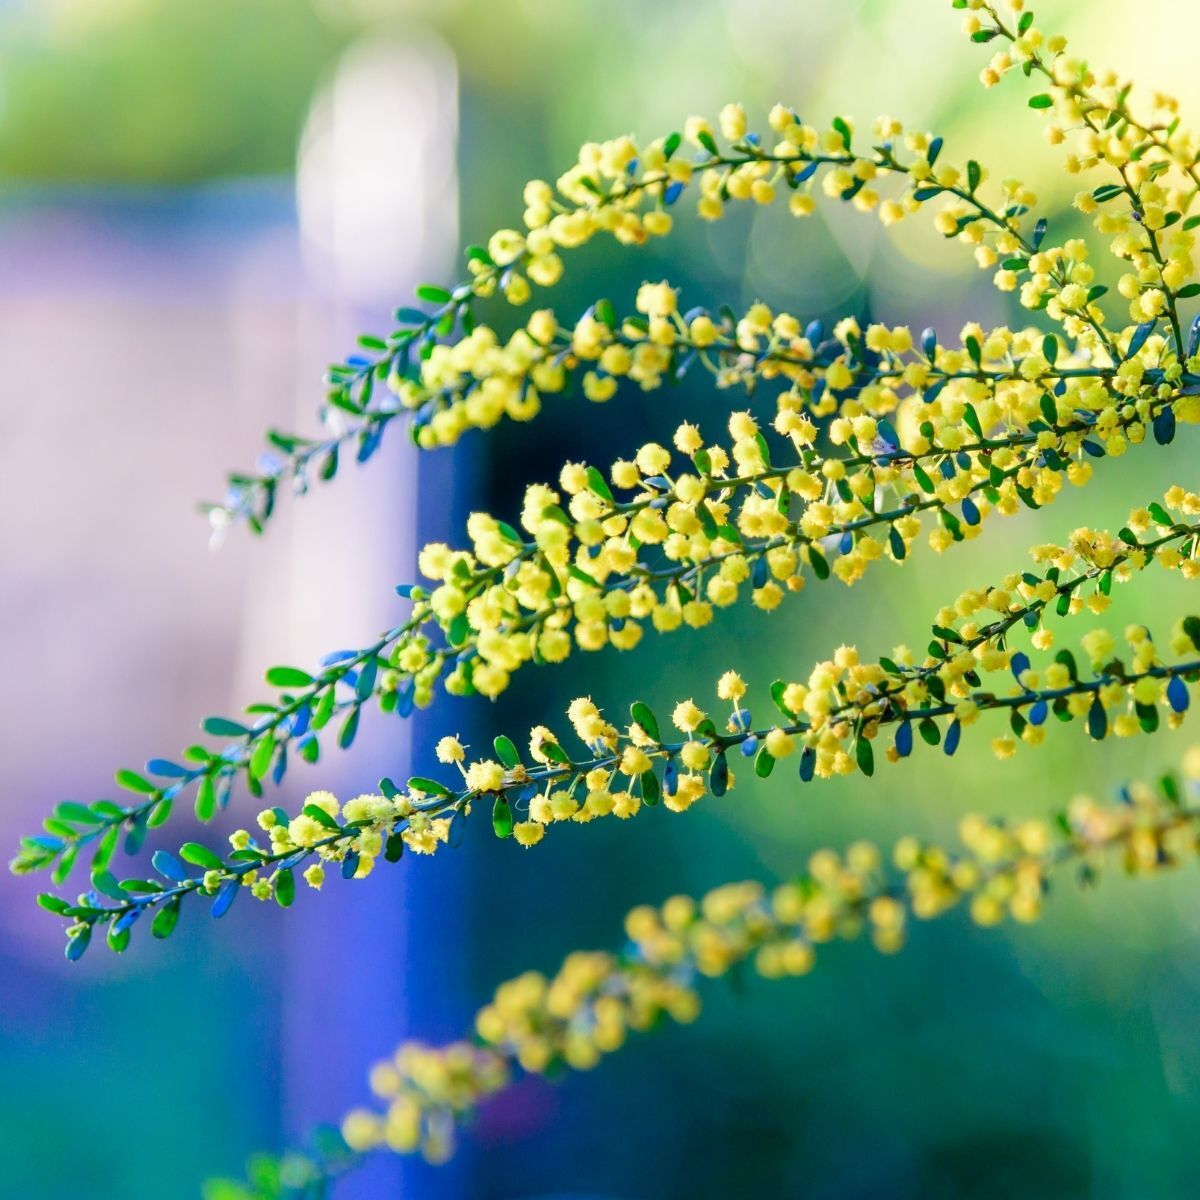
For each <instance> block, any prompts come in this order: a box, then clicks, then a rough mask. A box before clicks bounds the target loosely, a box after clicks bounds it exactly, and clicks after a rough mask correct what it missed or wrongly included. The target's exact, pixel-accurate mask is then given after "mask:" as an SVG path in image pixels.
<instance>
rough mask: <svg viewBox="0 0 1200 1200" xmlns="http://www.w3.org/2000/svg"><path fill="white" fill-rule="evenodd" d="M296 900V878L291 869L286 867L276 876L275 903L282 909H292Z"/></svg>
mask: <svg viewBox="0 0 1200 1200" xmlns="http://www.w3.org/2000/svg"><path fill="white" fill-rule="evenodd" d="M295 899H296V876H295V875H294V874H293V873H292V868H291V867H284V868H283V870H282V871H279V872H277V873H276V875H275V903H276V904H278V905H279V907H280V908H291V906H292V901H293V900H295Z"/></svg>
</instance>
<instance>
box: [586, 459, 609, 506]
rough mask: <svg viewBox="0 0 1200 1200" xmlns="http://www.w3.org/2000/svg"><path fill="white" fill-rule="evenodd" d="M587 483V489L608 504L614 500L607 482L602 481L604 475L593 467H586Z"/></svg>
mask: <svg viewBox="0 0 1200 1200" xmlns="http://www.w3.org/2000/svg"><path fill="white" fill-rule="evenodd" d="M587 485H588V491H589V492H593V493H594V494H595V495H597V496H599V497H600V499H601V500H607V501H608V502H609V504H612V503H613V502H614V501H613V494H612V491H611V490H610V489H609V486H608V484H607V483H605V482H604V476H603V475H601V474H600V472H599V471H598V470H597V469H596V468H595V467H588V469H587Z"/></svg>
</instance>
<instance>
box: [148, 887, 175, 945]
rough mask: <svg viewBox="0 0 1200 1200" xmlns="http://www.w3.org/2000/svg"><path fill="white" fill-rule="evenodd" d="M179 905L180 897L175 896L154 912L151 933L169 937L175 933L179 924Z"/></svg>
mask: <svg viewBox="0 0 1200 1200" xmlns="http://www.w3.org/2000/svg"><path fill="white" fill-rule="evenodd" d="M179 905H180V897H179V896H175V897H174V898H173V899H171V900H168V901H167V902H166V904H164V905H163V906H162V908H160V909H159V910H158V912H156V913H155V914H154V922H153V923H152V924H151V926H150V933H151V934H152V935H153V936H154V937H156V938H169V937H170V936H171V934H172V933H174V931H175V926H176V925H178V924H179Z"/></svg>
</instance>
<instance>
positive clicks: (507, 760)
mask: <svg viewBox="0 0 1200 1200" xmlns="http://www.w3.org/2000/svg"><path fill="white" fill-rule="evenodd" d="M492 745H493V746H494V747H495V748H496V757H497V758H498V759H499V760H500V761H501V762H502V763H503V764H504V766H506V767H507V768H508V769H509V770H510V771H511V770H512V769H513V768H514V767H518V766H520V765H521V756H520V754H518V753H517V748H516V746H515V745H514V744H513V740H512V738H508V737H505V736H504V734H501V735H500V736H499V737H498V738H496V739H495V741H493V742H492Z"/></svg>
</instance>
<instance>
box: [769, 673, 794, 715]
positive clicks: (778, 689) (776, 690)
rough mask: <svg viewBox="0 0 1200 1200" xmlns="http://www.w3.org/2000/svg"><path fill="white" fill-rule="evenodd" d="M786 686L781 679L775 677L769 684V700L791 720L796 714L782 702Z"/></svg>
mask: <svg viewBox="0 0 1200 1200" xmlns="http://www.w3.org/2000/svg"><path fill="white" fill-rule="evenodd" d="M787 686H788V685H787V684H786V683H784V681H783V680H782V679H776V680H775V681H774V682H773V683H772V684H771V700H772V701H773V702H774V704H775V707H776V708H777V709H779V711H780V712H781V713H783V715H784V716H785V717H787V718H788V720H789V721H791V720H795V717H796V714H795V713H794V712H792V710H791V709H790V708H788V706H787V705H786V704H784V702H783V694H784V692H786V691H787Z"/></svg>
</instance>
